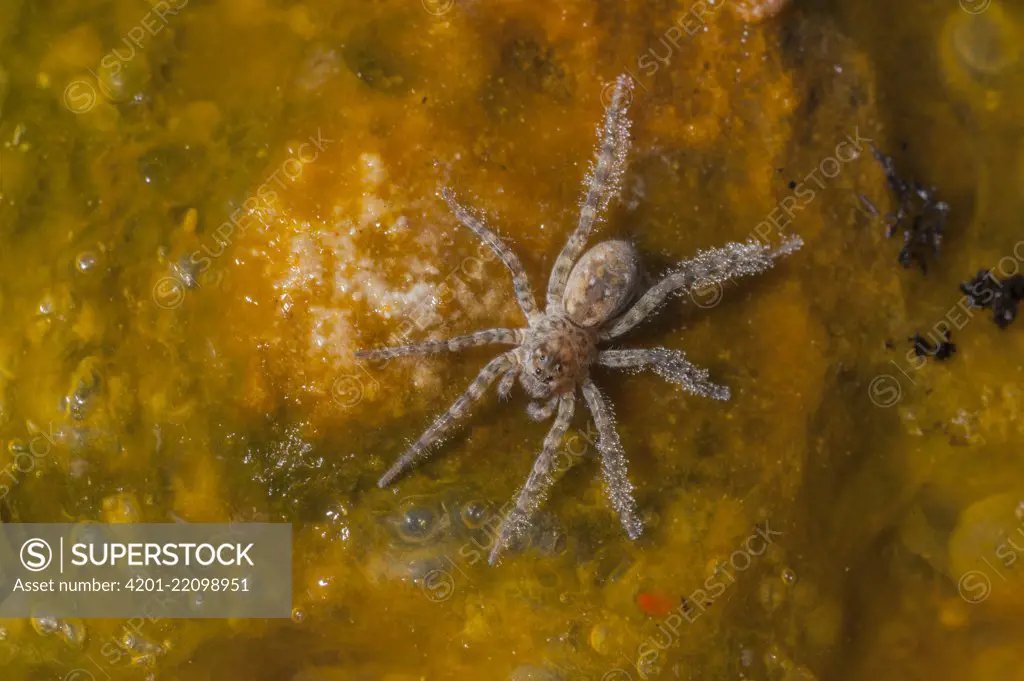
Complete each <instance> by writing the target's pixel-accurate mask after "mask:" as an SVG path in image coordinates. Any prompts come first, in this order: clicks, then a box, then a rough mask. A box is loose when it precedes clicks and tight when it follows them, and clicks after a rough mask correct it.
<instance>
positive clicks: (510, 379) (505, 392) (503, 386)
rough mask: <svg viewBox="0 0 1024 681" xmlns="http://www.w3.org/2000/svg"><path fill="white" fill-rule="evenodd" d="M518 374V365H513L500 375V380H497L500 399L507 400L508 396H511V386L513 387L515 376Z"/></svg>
mask: <svg viewBox="0 0 1024 681" xmlns="http://www.w3.org/2000/svg"><path fill="white" fill-rule="evenodd" d="M518 375H519V367H518V366H514V367H512V368H511V369H509V370H508V371H506V372H505V374H504V375H503V376H502V377H501V380H500V381H499V382H498V397H500V398H501V399H502V400H507V399H508V398H509V397H511V396H512V388H514V387H515V384H516V376H518Z"/></svg>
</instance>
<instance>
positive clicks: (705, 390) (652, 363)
mask: <svg viewBox="0 0 1024 681" xmlns="http://www.w3.org/2000/svg"><path fill="white" fill-rule="evenodd" d="M597 363H598V364H599V365H601V366H606V367H611V368H613V369H633V370H635V371H641V370H643V369H650V370H652V371H654V373H656V374H658V375H659V376H661V377H662V378H664V379H665V380H666V381H669V382H670V383H675V384H677V385H679V386H681V387H682V388H683V390H685V391H686V392H688V393H690V394H691V395H697V396H698V397H710V398H712V399H716V400H723V401H724V400H728V399H729V388H727V387H725V386H723V385H717V384H715V383H712V382H711V379H710V377H709V374H708V370H707V369H702V368H700V367H698V366H696V365H695V364H693V363H691V362H690V361H689V360H688V359H686V356H685V355H684V354H683V353H682V352H681V351H679V350H669V349H668V348H645V349H627V350H602V351H601V352H599V353H598V355H597Z"/></svg>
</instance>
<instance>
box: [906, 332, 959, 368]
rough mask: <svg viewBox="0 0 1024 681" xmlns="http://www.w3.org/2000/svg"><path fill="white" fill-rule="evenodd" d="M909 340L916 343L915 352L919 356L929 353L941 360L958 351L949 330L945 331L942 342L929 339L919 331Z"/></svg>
mask: <svg viewBox="0 0 1024 681" xmlns="http://www.w3.org/2000/svg"><path fill="white" fill-rule="evenodd" d="M907 340H909V341H910V342H911V343H913V344H914V354H915V355H917V356H918V357H924V356H925V355H928V356H929V357H934V358H935V359H937V360H938V361H940V362H941V361H942V360H945V359H949V358H950V357H952V356H953V355H954V354H955V353H956V345H955V344H954V343H952V342H951V341H950V335H949V331H945V332H943V334H942V340H941V341H940V342H934V341H931V340H928V339H926V338H924V337H922V336H921V334H919V333H915V334H914V335H913V336H911V337H910V338H908V339H907Z"/></svg>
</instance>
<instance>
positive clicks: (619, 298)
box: [356, 75, 803, 564]
mask: <svg viewBox="0 0 1024 681" xmlns="http://www.w3.org/2000/svg"><path fill="white" fill-rule="evenodd" d="M631 87H632V82H631V80H630V79H629V78H628V77H627V76H624V75H623V76H619V78H618V80H617V81H616V84H615V90H614V94H613V97H612V101H611V104H610V105H609V106H608V109H607V111H606V114H605V120H604V125H603V127H600V128H598V150H597V158H596V161H595V163H594V164H593V166H592V168H591V171H590V173H589V174H588V175H587V177H586V178H585V181H584V188H585V190H586V192H585V194H584V197H583V201H582V204H581V208H580V213H579V221H578V224H577V225H576V229H575V230H574V231H573V233H572V235H571V236H570V237H569V240H568V241H567V242H566V244H565V246H564V247H563V248H562V252H561V253H560V254H559V255H558V259H557V261H556V262H555V265H554V267H553V269H552V271H551V277H550V279H549V281H548V288H547V304H546V306H545V308H544V310H543V311H541V309H540V308H539V307H538V306H537V303H536V301H535V299H534V296H533V292H532V290H531V288H530V283H529V281H528V279H527V276H526V272H525V270H524V269H523V265H522V263H521V262H520V261H519V258H518V257H517V256H516V254H515V253H514V252H513V251H512V250H511V249H510V248H509V247H508V246H506V245H505V244H504V243H502V241H501V240H500V239H499V238H498V237H497V235H495V233H494V232H492V231H491V230H490V229H488V228H487V226H485V225H484V223H483V222H482V221H481V220H480V219H479V218H478V217H476V216H475V215H474V214H473V213H471V212H470V211H469V210H468V209H467V208H465V207H464V206H462V205H461V204H460V203H458V202H457V201H456V199H455V197H454V196H453V195H452V193H451V192H450V191H449V190H448V189H443V190H442V191H441V195H442V197H443V198H444V200H445V202H446V203H447V204H448V206H449V208H450V209H451V210H452V212H453V213H454V214H455V217H456V218H457V219H458V221H459V222H460V223H462V225H463V226H465V227H466V228H467V229H469V230H470V231H471V232H473V234H475V235H476V236H477V237H478V238H479V239H480V240H482V241H483V242H485V243H486V244H487V245H488V246H490V248H491V249H493V250H494V252H495V254H496V255H497V256H498V258H499V259H500V260H501V261H502V262H503V263H504V264H505V266H506V267H507V268H508V269H509V271H510V272H511V274H512V286H513V289H514V291H515V294H516V298H517V300H518V301H519V307H520V308H522V311H523V314H524V315H525V316H526V320H527V324H528V325H527V327H526V328H520V329H489V330H486V331H477V332H476V333H472V334H469V335H466V336H457V337H455V338H451V339H449V340H444V341H430V342H426V343H417V344H413V345H402V346H397V347H388V348H378V349H374V350H362V351H359V352H357V353H356V356H357V357H362V358H379V359H386V358H392V357H403V356H408V355H425V354H433V353H440V352H445V351H449V352H456V351H459V350H463V349H465V348H469V347H473V346H477V345H487V344H503V345H511V346H515V347H514V348H513V349H511V350H508V351H507V352H505V353H503V354H501V355H499V356H498V357H497V358H495V359H493V360H491V361H490V362H489V363H488V364H487V366H485V367H484V368H483V370H482V371H481V372H480V373H479V375H478V376H477V377H476V379H475V380H474V381H473V382H472V383H471V384H470V386H469V388H468V389H467V390H466V391H465V392H464V393H463V394H462V395H461V396H460V397H459V398H458V399H457V400H455V403H454V404H452V406H451V407H450V408H449V409H448V411H446V412H445V413H444V414H442V415H441V416H439V417H438V418H437V419H436V420H435V421H434V422H433V423H432V424H431V425H430V427H428V428H427V430H426V432H424V433H423V434H422V435H421V436H420V438H419V439H418V440H416V442H414V443H413V444H412V446H410V447H409V448H408V449H407V450H406V451H405V453H404V454H402V456H401V457H399V459H398V460H397V461H396V462H395V463H394V464H393V465H392V466H391V468H390V469H388V471H387V472H386V473H385V474H384V475H383V476H382V477H381V478H380V480H379V482H378V485H379V486H380V487H387V486H389V485H391V483H392V482H393V481H394V480H395V478H397V477H398V476H399V475H401V474H402V473H404V472H405V471H407V470H408V469H410V468H411V467H413V466H414V465H416V464H417V463H419V462H420V461H422V460H423V459H425V458H426V457H427V455H428V453H429V451H428V450H429V448H430V446H431V445H433V444H434V443H437V442H438V441H439V440H440V439H441V438H442V437H443V436H444V434H445V433H446V432H447V431H448V429H449V428H450V427H451V426H452V425H453V424H454V423H455V422H457V421H459V420H460V419H462V418H464V417H465V416H466V415H467V414H468V413H469V410H470V407H471V406H472V405H473V404H474V403H475V402H477V401H478V400H479V399H480V398H481V397H483V395H484V393H485V392H486V391H487V390H488V388H489V387H490V386H491V385H492V384H493V383H494V382H495V381H496V380H497V381H498V394H499V395H500V396H501V398H502V399H505V398H507V397H508V396H509V395H510V394H511V392H512V388H513V386H514V385H515V380H516V378H517V377H518V378H519V382H520V383H521V385H522V387H523V389H524V390H525V391H526V393H527V395H529V396H530V397H531V398H533V401H532V402H530V404H529V406H528V407H527V413H528V414H529V416H530V418H532V419H534V420H536V421H543V420H546V419H548V418H550V417H551V415H552V414H554V413H556V412H557V415H556V416H555V422H554V425H553V426H552V427H551V430H550V431H549V432H548V434H547V437H545V438H544V445H543V447H542V449H541V452H540V455H539V456H538V457H537V459H536V461H535V462H534V465H533V470H532V471H531V472H530V476H529V477H528V478H527V480H526V483H525V484H524V485H523V486H522V488H521V489H520V490H519V494H518V496H517V497H516V500H515V506H514V508H513V509H512V510H511V511H510V512H509V514H508V516H507V517H506V518H504V519H503V520H502V523H501V526H500V528H499V530H498V537H497V541H496V542H495V544H494V548H493V550H492V552H491V555H490V559H489V562H490V563H491V564H494V562H495V561H496V560H497V558H498V556H499V555H500V553H501V552H502V551H503V550H504V549H505V548H506V547H507V546H508V545H509V544H510V543H511V542H513V541H514V540H515V539H517V538H518V537H520V536H521V535H522V534H523V531H524V530H525V529H527V528H528V527H529V523H530V522H531V517H532V516H533V515H534V513H535V512H536V511H537V509H538V508H539V507H540V506H541V505H542V504H543V503H544V502H545V501H546V500H547V497H548V494H549V492H550V489H551V487H552V485H553V484H554V481H555V477H554V474H553V470H552V463H553V458H554V455H555V453H556V448H557V447H558V445H559V444H560V442H561V440H562V437H563V436H564V435H565V432H566V430H567V429H568V427H569V424H570V422H571V420H572V418H573V414H574V412H575V409H576V387H577V386H579V387H580V389H581V392H582V394H583V399H584V400H585V401H586V404H587V406H588V407H589V409H590V412H591V414H592V415H593V417H594V422H595V424H596V426H597V431H598V444H597V448H598V452H599V454H600V459H601V473H602V475H603V478H604V482H605V485H606V490H605V494H606V496H607V498H608V500H609V502H610V503H611V505H612V507H613V508H614V510H615V511H616V513H618V516H619V520H620V521H621V523H622V526H623V527H624V528H625V530H626V534H627V535H628V536H629V537H630V539H636V538H637V537H639V536H640V534H641V532H642V531H643V523H642V521H641V519H640V515H639V513H638V512H637V507H636V501H635V500H634V498H633V485H632V484H631V483H630V481H629V477H628V474H627V464H626V455H625V452H624V451H623V448H622V444H621V442H620V441H619V435H618V433H617V431H616V428H615V419H614V416H613V415H612V410H611V408H610V407H609V405H608V402H607V400H606V399H605V398H604V396H603V395H602V394H601V391H600V389H599V388H598V387H597V386H596V385H595V384H594V382H593V380H591V378H590V367H591V365H593V364H597V365H599V366H604V367H612V368H616V369H626V370H632V371H633V372H638V371H641V370H644V369H649V370H652V371H654V372H655V373H657V374H658V375H659V376H661V377H662V378H664V379H666V380H668V381H670V382H673V383H676V384H677V385H679V386H681V387H682V388H683V389H684V390H686V391H687V392H689V393H692V394H694V395H698V396H701V397H710V398H713V399H717V400H727V399H729V389H728V388H726V387H723V386H719V385H716V384H714V383H712V382H711V380H710V379H709V377H708V371H707V370H706V369H702V368H699V367H697V366H695V365H693V364H691V363H690V362H689V361H688V360H687V359H686V358H685V356H684V355H683V353H682V352H680V351H679V350H671V349H668V348H649V349H609V350H603V349H599V348H598V345H599V344H600V343H603V342H607V341H612V340H615V339H617V338H619V337H620V336H622V335H623V334H624V333H626V332H627V331H629V330H630V329H632V328H633V327H634V326H636V325H637V324H638V323H640V322H641V321H643V320H644V319H645V318H647V317H648V315H650V314H651V313H652V312H654V311H655V310H656V309H657V308H659V307H660V306H661V305H662V303H664V302H665V301H666V300H667V299H668V297H669V296H670V295H672V294H677V293H681V292H687V291H689V292H692V291H695V290H700V289H703V288H706V287H708V286H716V287H718V286H721V285H722V284H723V283H725V282H726V281H728V280H730V279H734V278H737V277H741V276H745V275H752V274H757V273H760V272H763V271H765V270H767V269H768V268H769V267H771V266H772V265H773V263H774V261H775V259H776V258H778V257H781V256H785V255H788V254H790V253H792V252H794V251H796V250H797V249H798V248H800V246H801V245H802V243H803V242H802V241H801V240H800V238H799V237H790V238H789V239H788V240H786V241H784V242H783V243H782V244H781V245H780V246H778V247H777V248H774V249H772V248H769V247H768V246H767V245H766V244H762V243H760V242H758V241H755V240H751V241H749V242H747V243H742V244H741V243H729V244H726V245H725V247H723V248H714V249H709V250H706V251H702V252H699V253H698V254H697V256H696V257H695V258H693V259H692V260H685V261H683V262H681V263H679V264H678V265H676V266H675V267H674V268H672V270H671V271H670V272H669V273H668V274H667V276H665V277H664V278H663V279H662V280H661V281H660V282H658V283H657V284H656V285H655V286H653V287H652V288H650V289H649V290H647V292H646V293H644V294H643V295H642V296H640V297H639V299H637V295H636V294H637V293H638V290H637V289H638V286H639V283H640V271H639V270H640V267H639V258H638V256H637V252H636V250H635V249H634V247H633V246H632V244H630V243H628V242H626V241H603V242H601V243H598V244H597V245H595V246H594V247H593V248H591V249H590V250H588V251H587V252H585V253H584V252H583V249H584V247H585V246H586V243H587V238H588V237H589V236H590V232H591V229H592V227H593V226H594V223H595V221H596V220H597V218H598V216H600V215H602V214H603V212H604V211H605V210H606V209H607V207H608V203H609V202H610V200H611V198H612V197H613V196H615V195H617V194H618V192H619V189H620V187H621V182H622V175H623V167H624V165H625V160H626V153H627V150H628V147H629V127H630V121H629V118H628V117H627V115H626V111H627V108H628V101H627V98H628V96H629V95H630V92H629V90H630V88H631Z"/></svg>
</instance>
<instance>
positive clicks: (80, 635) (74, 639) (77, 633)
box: [60, 620, 85, 648]
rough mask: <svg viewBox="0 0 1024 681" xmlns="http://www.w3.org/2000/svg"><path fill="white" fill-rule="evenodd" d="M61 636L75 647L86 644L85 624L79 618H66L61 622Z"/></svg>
mask: <svg viewBox="0 0 1024 681" xmlns="http://www.w3.org/2000/svg"><path fill="white" fill-rule="evenodd" d="M60 637H61V638H62V639H64V642H65V643H67V644H68V645H69V646H72V647H74V648H81V647H82V645H84V644H85V624H84V623H83V622H80V621H79V620H64V621H63V622H61V624H60Z"/></svg>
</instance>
